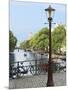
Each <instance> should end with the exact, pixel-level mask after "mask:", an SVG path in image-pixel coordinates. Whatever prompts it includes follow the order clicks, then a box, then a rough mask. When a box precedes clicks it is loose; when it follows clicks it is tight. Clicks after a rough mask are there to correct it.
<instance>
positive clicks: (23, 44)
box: [20, 40, 30, 50]
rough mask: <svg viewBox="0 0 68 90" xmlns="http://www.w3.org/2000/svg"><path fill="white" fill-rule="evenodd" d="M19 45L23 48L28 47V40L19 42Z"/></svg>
mask: <svg viewBox="0 0 68 90" xmlns="http://www.w3.org/2000/svg"><path fill="white" fill-rule="evenodd" d="M20 47H21V48H22V49H25V50H26V49H29V48H30V45H29V40H26V41H23V42H22V43H20Z"/></svg>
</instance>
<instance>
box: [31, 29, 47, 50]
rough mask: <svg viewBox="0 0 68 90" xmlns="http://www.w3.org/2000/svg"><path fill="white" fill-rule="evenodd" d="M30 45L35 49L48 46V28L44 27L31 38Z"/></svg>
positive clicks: (43, 48)
mask: <svg viewBox="0 0 68 90" xmlns="http://www.w3.org/2000/svg"><path fill="white" fill-rule="evenodd" d="M30 46H31V47H32V48H34V49H42V50H45V48H48V28H42V29H41V30H40V31H39V32H38V33H36V34H35V35H34V36H33V37H32V38H31V40H30Z"/></svg>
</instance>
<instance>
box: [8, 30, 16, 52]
mask: <svg viewBox="0 0 68 90" xmlns="http://www.w3.org/2000/svg"><path fill="white" fill-rule="evenodd" d="M16 43H17V39H16V37H15V36H14V35H13V33H12V31H9V51H10V52H13V51H14V49H15V46H16Z"/></svg>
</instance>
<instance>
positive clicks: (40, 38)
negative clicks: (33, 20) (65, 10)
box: [20, 25, 66, 52]
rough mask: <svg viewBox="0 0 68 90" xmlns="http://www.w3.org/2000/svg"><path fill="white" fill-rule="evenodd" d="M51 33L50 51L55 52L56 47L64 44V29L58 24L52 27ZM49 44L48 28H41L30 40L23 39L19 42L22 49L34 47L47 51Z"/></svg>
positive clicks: (61, 46)
mask: <svg viewBox="0 0 68 90" xmlns="http://www.w3.org/2000/svg"><path fill="white" fill-rule="evenodd" d="M51 34H52V51H55V52H57V51H58V49H60V48H63V47H65V45H66V29H65V27H64V26H63V25H58V26H57V27H56V28H54V30H53V32H52V33H51ZM48 46H49V30H48V28H42V29H41V30H40V31H39V32H37V33H36V34H35V35H34V36H33V37H32V38H31V39H30V40H27V41H24V42H22V43H21V44H20V47H21V48H23V49H30V48H31V49H36V50H45V48H46V50H47V51H48Z"/></svg>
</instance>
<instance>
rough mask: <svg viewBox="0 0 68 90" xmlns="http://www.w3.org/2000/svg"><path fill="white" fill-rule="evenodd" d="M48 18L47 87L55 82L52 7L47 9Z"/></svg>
mask: <svg viewBox="0 0 68 90" xmlns="http://www.w3.org/2000/svg"><path fill="white" fill-rule="evenodd" d="M45 11H46V12H47V16H48V22H49V62H48V80H47V86H54V82H53V70H52V60H51V24H52V19H53V14H54V11H55V9H53V8H52V7H51V6H50V5H49V7H48V8H47V9H45Z"/></svg>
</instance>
